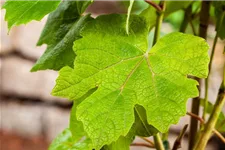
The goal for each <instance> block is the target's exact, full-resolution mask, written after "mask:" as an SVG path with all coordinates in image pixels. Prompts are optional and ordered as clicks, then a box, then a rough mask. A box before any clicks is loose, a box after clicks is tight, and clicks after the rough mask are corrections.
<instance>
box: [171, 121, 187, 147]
mask: <svg viewBox="0 0 225 150" xmlns="http://www.w3.org/2000/svg"><path fill="white" fill-rule="evenodd" d="M187 127H188V124H186V125H185V126H184V127H183V129H182V130H181V132H180V135H179V136H178V137H177V139H176V140H175V142H174V145H173V149H172V150H177V149H179V148H181V140H182V139H183V137H184V135H185V132H186V130H187Z"/></svg>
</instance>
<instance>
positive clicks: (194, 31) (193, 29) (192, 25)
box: [189, 20, 197, 35]
mask: <svg viewBox="0 0 225 150" xmlns="http://www.w3.org/2000/svg"><path fill="white" fill-rule="evenodd" d="M189 23H190V25H191V29H192V32H193V34H194V35H197V32H196V30H195V27H194V24H193V22H192V20H190V22H189Z"/></svg>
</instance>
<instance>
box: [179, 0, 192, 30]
mask: <svg viewBox="0 0 225 150" xmlns="http://www.w3.org/2000/svg"><path fill="white" fill-rule="evenodd" d="M191 16H192V4H190V5H189V6H188V7H187V8H186V9H185V13H184V19H183V21H182V23H181V26H180V32H183V33H184V32H185V31H186V29H187V26H188V22H189V21H190V20H191Z"/></svg>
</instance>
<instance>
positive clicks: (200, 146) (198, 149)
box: [193, 91, 225, 150]
mask: <svg viewBox="0 0 225 150" xmlns="http://www.w3.org/2000/svg"><path fill="white" fill-rule="evenodd" d="M224 103H225V92H224V91H222V92H221V93H219V95H218V98H217V100H216V103H215V105H214V108H213V111H212V113H211V115H210V117H209V120H208V122H207V123H206V124H205V127H204V129H203V131H202V132H201V134H200V136H199V138H198V139H197V142H196V144H195V146H194V149H193V150H204V149H205V147H206V144H207V142H208V140H209V138H210V137H211V134H212V132H213V130H214V127H215V125H216V122H217V120H218V117H219V114H220V112H221V110H222V107H223V105H224Z"/></svg>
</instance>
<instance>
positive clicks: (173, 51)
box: [52, 15, 209, 149]
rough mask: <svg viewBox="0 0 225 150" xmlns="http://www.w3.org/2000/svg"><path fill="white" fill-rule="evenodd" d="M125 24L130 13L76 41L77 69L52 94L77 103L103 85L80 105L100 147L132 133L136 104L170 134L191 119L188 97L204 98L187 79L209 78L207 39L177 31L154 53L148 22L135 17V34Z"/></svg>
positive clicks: (108, 19) (95, 25)
mask: <svg viewBox="0 0 225 150" xmlns="http://www.w3.org/2000/svg"><path fill="white" fill-rule="evenodd" d="M125 22H126V16H124V15H106V16H101V17H98V18H97V19H96V20H94V21H91V22H89V23H88V25H87V26H86V27H85V28H84V29H83V30H82V33H81V35H82V36H83V38H81V39H79V40H77V41H75V43H74V51H75V53H76V54H77V57H76V60H75V62H74V64H75V65H74V69H72V68H70V67H64V68H62V69H61V70H60V72H59V74H60V75H59V77H58V79H57V84H56V86H55V87H54V89H53V92H52V94H53V95H55V96H61V97H67V98H69V99H72V100H76V99H79V98H80V97H82V96H83V95H84V94H85V93H87V92H88V91H90V90H91V89H93V88H96V87H97V90H96V91H95V92H94V93H93V94H91V95H90V96H89V97H87V98H86V99H85V100H84V101H83V102H81V103H80V104H79V105H78V107H77V119H78V120H80V121H82V122H83V125H84V129H85V131H86V132H87V134H88V136H89V137H90V138H91V140H92V142H93V144H94V148H96V149H99V148H101V147H102V146H103V145H105V144H110V143H111V142H112V141H116V140H117V139H118V138H119V137H120V136H125V135H127V133H128V132H129V130H130V129H131V127H132V125H133V123H134V120H135V116H134V107H135V105H136V104H138V105H141V106H143V107H144V108H145V110H146V116H147V121H148V123H149V124H150V125H152V126H153V127H154V128H156V129H157V130H159V131H160V132H167V130H168V128H169V126H170V125H171V124H174V123H177V122H178V120H179V118H180V117H181V116H183V115H185V113H186V108H185V105H186V101H187V99H188V98H190V97H196V96H198V90H197V87H196V85H198V82H197V81H195V80H193V79H190V78H187V75H192V76H197V77H199V78H205V77H207V74H208V67H207V66H208V62H209V57H208V52H207V51H208V49H209V46H208V44H207V43H206V42H205V40H204V39H202V38H199V37H196V36H193V35H186V34H182V33H172V34H168V35H166V36H164V37H163V38H161V39H160V40H159V41H158V42H157V43H156V44H155V45H154V47H153V48H152V49H148V41H147V36H148V28H147V25H146V23H145V21H144V20H143V19H142V18H140V17H137V16H132V17H131V18H130V31H132V32H130V34H129V36H128V35H127V34H126V30H125V27H124V23H125ZM93 39H94V40H93Z"/></svg>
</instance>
